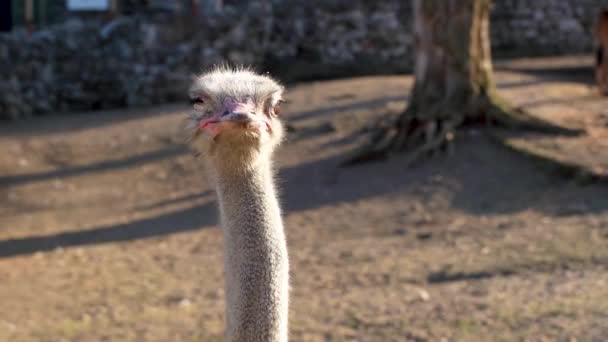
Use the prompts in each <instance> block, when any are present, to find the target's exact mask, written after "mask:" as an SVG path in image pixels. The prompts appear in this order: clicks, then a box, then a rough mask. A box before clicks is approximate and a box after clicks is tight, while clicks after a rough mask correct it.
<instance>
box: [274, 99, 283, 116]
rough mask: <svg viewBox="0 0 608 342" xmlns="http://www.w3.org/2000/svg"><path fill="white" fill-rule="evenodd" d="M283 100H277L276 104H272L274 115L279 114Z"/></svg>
mask: <svg viewBox="0 0 608 342" xmlns="http://www.w3.org/2000/svg"><path fill="white" fill-rule="evenodd" d="M282 102H283V101H279V102H277V104H275V105H274V107H273V108H272V112H273V113H274V115H276V116H279V115H280V114H281V103H282Z"/></svg>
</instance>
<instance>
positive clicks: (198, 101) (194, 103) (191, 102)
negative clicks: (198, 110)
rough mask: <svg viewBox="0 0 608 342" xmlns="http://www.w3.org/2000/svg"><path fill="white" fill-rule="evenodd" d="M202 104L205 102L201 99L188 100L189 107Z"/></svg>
mask: <svg viewBox="0 0 608 342" xmlns="http://www.w3.org/2000/svg"><path fill="white" fill-rule="evenodd" d="M204 103H205V100H204V99H203V98H202V97H196V98H193V99H190V104H191V105H202V104H204Z"/></svg>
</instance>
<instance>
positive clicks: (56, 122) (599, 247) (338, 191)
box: [0, 58, 608, 341]
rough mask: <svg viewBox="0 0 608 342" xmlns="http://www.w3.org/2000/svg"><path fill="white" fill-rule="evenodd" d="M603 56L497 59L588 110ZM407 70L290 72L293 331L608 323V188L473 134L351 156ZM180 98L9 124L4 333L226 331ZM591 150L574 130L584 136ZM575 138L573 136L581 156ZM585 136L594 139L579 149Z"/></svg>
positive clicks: (406, 332)
mask: <svg viewBox="0 0 608 342" xmlns="http://www.w3.org/2000/svg"><path fill="white" fill-rule="evenodd" d="M590 64H591V59H590V58H559V59H533V60H517V61H509V62H503V63H499V64H498V68H497V69H498V72H497V81H498V83H499V86H500V90H501V93H502V94H503V95H504V96H505V97H507V98H509V99H510V100H512V101H513V102H514V103H516V104H517V105H519V106H522V107H524V108H527V109H530V110H532V111H533V112H534V113H537V114H538V115H541V116H543V117H546V118H549V119H552V120H557V121H560V122H562V123H566V124H569V125H573V126H581V127H587V128H588V130H589V134H588V135H586V136H585V137H583V138H581V139H586V141H587V144H585V145H584V146H585V148H587V147H589V146H590V147H589V148H588V151H587V152H584V153H583V152H580V154H581V158H583V157H584V158H587V159H589V158H591V159H593V158H595V159H597V160H599V162H602V163H605V162H607V161H608V157H606V154H605V153H606V152H605V151H606V149H605V147H607V146H604V149H602V148H601V147H602V144H603V143H604V141H602V139H601V137H602V136H603V132H604V131H602V129H601V125H602V117H603V116H602V112H603V111H605V110H606V109H607V108H608V100H606V99H601V98H599V97H598V96H597V95H596V94H595V93H594V90H593V89H592V88H591V87H590V84H591V69H590ZM411 82H412V79H411V77H408V76H390V77H364V78H356V79H345V80H336V81H326V82H314V83H306V84H301V85H294V86H292V87H290V91H289V96H288V100H289V101H290V102H289V104H288V105H287V106H286V108H285V110H284V111H285V112H286V114H285V116H286V119H287V120H288V121H289V122H290V124H291V125H293V127H294V128H295V131H294V132H293V133H290V135H289V139H288V141H287V142H286V143H285V145H284V146H283V148H282V149H281V151H280V152H279V153H278V156H277V159H278V165H279V167H280V177H279V178H280V182H281V188H282V199H283V200H282V202H283V204H284V208H285V221H286V227H287V234H288V240H289V247H290V257H291V264H292V290H291V298H292V299H291V316H290V330H291V337H292V340H293V341H408V340H413V341H520V340H522V341H575V340H576V341H605V340H606V338H607V337H608V274H607V273H606V271H607V268H608V188H607V187H606V186H605V185H602V184H586V185H581V184H577V183H576V182H573V181H572V180H568V179H564V178H563V177H561V176H560V175H557V174H555V173H554V172H553V171H552V170H551V169H548V168H546V167H545V166H542V165H539V164H537V163H535V162H534V161H532V160H530V159H528V158H525V157H522V156H521V155H519V154H517V153H514V152H512V151H510V150H508V149H506V148H504V147H502V146H499V145H497V144H495V143H492V142H491V140H489V139H488V138H487V137H485V135H484V134H482V133H481V132H480V131H479V130H474V129H470V130H467V131H463V132H461V133H460V134H459V137H458V139H457V143H456V146H455V151H454V153H453V155H451V156H443V157H436V158H433V159H431V160H429V161H427V162H424V163H421V164H420V165H417V166H415V167H414V168H411V169H405V168H404V167H403V166H402V164H403V157H399V156H396V157H394V158H392V159H391V160H389V161H387V162H379V163H374V164H367V165H363V166H358V167H353V168H347V169H341V168H337V164H338V163H339V161H340V160H341V159H342V158H343V157H344V155H345V154H346V153H348V151H349V150H351V149H352V148H353V147H354V146H356V144H358V143H359V142H360V139H359V138H357V135H356V134H355V132H356V131H358V130H360V128H361V127H363V126H365V125H366V124H367V123H369V122H370V121H373V120H375V119H377V118H378V117H379V116H380V115H383V114H384V113H385V112H387V111H390V110H394V109H395V108H399V107H401V106H403V105H404V101H403V99H404V94H406V93H407V91H408V89H409V87H410V86H411ZM187 110H188V109H187V108H186V107H184V106H181V105H172V106H163V107H162V108H154V109H148V110H140V111H129V112H124V111H115V112H103V113H100V112H98V113H86V114H82V115H69V116H68V115H62V116H52V117H46V118H38V119H33V120H29V121H24V122H18V123H10V124H9V123H3V124H2V127H1V128H0V146H1V147H2V153H0V284H1V286H0V341H198V340H200V341H219V340H222V331H223V324H224V323H223V305H224V292H223V274H222V232H221V230H220V229H219V228H218V227H217V225H216V213H215V210H216V208H215V203H214V194H213V193H212V192H211V187H210V184H209V183H208V182H207V180H206V179H205V177H204V175H203V174H202V173H201V171H200V170H199V167H198V166H197V165H196V162H195V161H194V159H193V157H192V156H191V154H190V153H189V152H188V150H187V149H186V148H184V147H183V145H181V143H180V141H181V139H180V137H179V135H178V134H177V132H178V126H179V124H180V122H181V120H182V118H183V117H184V115H183V113H184V112H185V111H187ZM576 151H579V150H576ZM578 153H579V152H572V151H568V152H567V153H566V154H567V155H572V154H574V158H575V159H578V158H579V155H578ZM583 154H584V156H583Z"/></svg>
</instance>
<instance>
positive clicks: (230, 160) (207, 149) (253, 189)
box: [188, 67, 289, 342]
mask: <svg viewBox="0 0 608 342" xmlns="http://www.w3.org/2000/svg"><path fill="white" fill-rule="evenodd" d="M282 93H283V87H282V86H281V85H280V84H279V83H277V82H276V81H274V80H273V79H271V78H270V77H267V76H262V75H258V74H255V73H254V72H252V71H249V70H246V69H232V68H226V67H222V68H217V69H215V70H213V71H211V72H209V73H206V74H203V75H201V76H199V77H198V78H196V80H195V81H194V84H193V85H192V87H191V88H190V97H191V99H192V102H193V106H194V113H193V114H191V115H190V118H189V120H188V122H189V124H188V127H189V129H190V131H189V136H190V137H191V139H190V140H191V141H190V144H191V145H192V146H193V148H194V150H195V151H196V152H197V154H198V155H200V156H201V157H202V160H203V165H204V168H205V169H206V172H207V174H208V175H209V177H210V179H211V180H212V181H213V183H214V185H215V189H216V192H217V197H218V202H219V211H220V219H221V224H222V229H223V231H224V242H225V252H224V259H225V260H224V267H225V274H226V284H225V286H226V339H227V340H228V341H254V342H255V341H273V342H274V341H287V311H288V305H287V304H288V287H289V263H288V258H287V245H286V242H285V233H284V230H283V222H282V219H281V210H280V208H279V203H278V200H277V196H276V192H275V186H274V182H273V167H272V153H273V151H274V150H275V148H276V147H277V146H278V145H279V143H280V142H281V140H282V138H283V126H282V124H281V122H280V120H279V118H278V114H279V105H280V102H281V95H282Z"/></svg>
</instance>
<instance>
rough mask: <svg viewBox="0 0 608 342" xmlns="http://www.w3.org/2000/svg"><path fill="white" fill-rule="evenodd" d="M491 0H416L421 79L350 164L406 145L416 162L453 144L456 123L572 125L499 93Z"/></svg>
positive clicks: (417, 74)
mask: <svg viewBox="0 0 608 342" xmlns="http://www.w3.org/2000/svg"><path fill="white" fill-rule="evenodd" d="M491 5H492V1H491V0H414V27H413V31H414V39H415V66H414V76H415V82H414V88H413V91H412V94H411V97H410V103H409V106H408V107H407V108H406V110H405V111H404V112H403V114H401V116H400V117H399V118H398V119H397V120H396V122H393V123H391V124H389V125H388V127H386V126H385V127H379V129H378V130H376V131H375V132H374V134H372V140H371V143H370V144H368V145H366V146H364V147H363V148H362V149H361V150H360V151H357V153H356V154H355V156H354V157H353V158H351V159H349V160H347V161H346V164H350V163H357V162H361V161H367V160H373V159H379V158H385V157H387V156H388V155H389V154H391V153H392V152H396V151H401V150H409V151H410V160H411V161H416V160H417V159H419V158H420V157H422V156H424V155H426V154H428V153H432V152H435V151H437V150H441V149H448V150H449V149H450V147H451V142H452V140H453V138H454V131H455V129H456V128H457V127H459V126H461V125H463V124H469V123H485V124H498V125H501V126H507V127H520V128H522V127H523V128H528V129H534V130H537V131H547V132H552V133H563V132H565V131H568V130H565V129H563V128H560V127H557V126H554V125H552V124H549V123H547V122H543V121H541V120H539V119H535V118H533V117H531V116H530V115H527V114H526V113H524V112H523V111H521V110H518V109H514V108H512V107H511V106H509V104H508V103H506V102H505V101H503V100H502V99H501V98H500V97H499V96H498V95H497V92H496V87H495V84H494V82H493V77H492V54H491V47H490V25H489V23H490V10H491ZM568 132H569V131H568ZM569 133H570V132H569Z"/></svg>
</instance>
